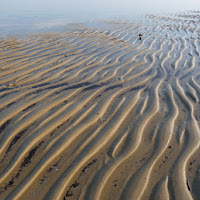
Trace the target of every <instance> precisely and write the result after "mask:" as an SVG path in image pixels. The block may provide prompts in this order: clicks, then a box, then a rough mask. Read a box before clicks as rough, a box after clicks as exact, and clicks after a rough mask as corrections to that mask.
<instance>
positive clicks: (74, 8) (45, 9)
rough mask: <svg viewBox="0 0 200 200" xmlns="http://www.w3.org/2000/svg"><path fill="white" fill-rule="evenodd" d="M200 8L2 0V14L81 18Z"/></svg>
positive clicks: (170, 1) (182, 2)
mask: <svg viewBox="0 0 200 200" xmlns="http://www.w3.org/2000/svg"><path fill="white" fill-rule="evenodd" d="M185 9H190V10H191V9H192V10H194V9H195V10H200V0H165V1H163V0H0V15H1V14H2V13H3V14H5V15H11V14H13V13H14V14H19V15H20V14H21V15H23V14H24V13H26V14H32V15H38V14H43V15H45V14H46V15H52V14H54V15H57V14H59V15H65V16H70V17H72V18H73V17H77V18H81V17H84V16H86V15H88V16H92V15H93V16H95V15H96V16H101V15H104V14H105V15H106V14H107V15H108V14H109V15H110V16H112V15H113V14H115V15H117V14H118V15H119V16H120V14H127V15H132V14H133V15H134V13H137V12H139V13H141V12H144V11H146V12H148V11H150V12H154V11H166V12H168V11H173V10H180V11H182V10H185Z"/></svg>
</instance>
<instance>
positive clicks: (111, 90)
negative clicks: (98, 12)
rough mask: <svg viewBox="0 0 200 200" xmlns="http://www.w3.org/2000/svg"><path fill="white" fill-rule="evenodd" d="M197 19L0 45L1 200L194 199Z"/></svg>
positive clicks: (198, 134) (153, 20)
mask: <svg viewBox="0 0 200 200" xmlns="http://www.w3.org/2000/svg"><path fill="white" fill-rule="evenodd" d="M199 17H200V12H190V13H185V14H184V13H182V14H174V15H170V16H164V15H163V16H155V15H147V16H146V18H145V19H144V23H137V22H119V21H108V20H107V21H106V20H105V21H99V22H98V23H96V24H95V23H94V24H93V25H90V26H87V25H86V24H71V25H70V26H69V27H68V29H66V30H65V31H63V32H62V33H56V32H55V33H40V34H35V35H29V36H27V37H25V36H21V37H20V36H16V37H15V36H13V37H7V38H3V37H2V38H0V119H1V120H0V199H20V200H23V199H30V200H31V199H33V200H35V199H38V200H39V199H41V200H42V199H48V200H49V199H53V200H54V199H56V200H62V199H63V200H65V199H73V200H74V199H87V200H104V199H105V200H130V199H134V200H135V199H137V200H147V199H152V200H153V199H155V200H168V199H178V200H179V199H180V200H189V199H199V196H200V191H199V187H200V147H199V145H200V129H199V125H200V123H199V120H200V109H199V104H200V103H199V97H200V69H199V66H200V60H199V56H200V40H199V39H200V36H199V28H200V24H199V21H198V19H199ZM140 33H141V34H142V36H141V40H140V38H139V34H140Z"/></svg>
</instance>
